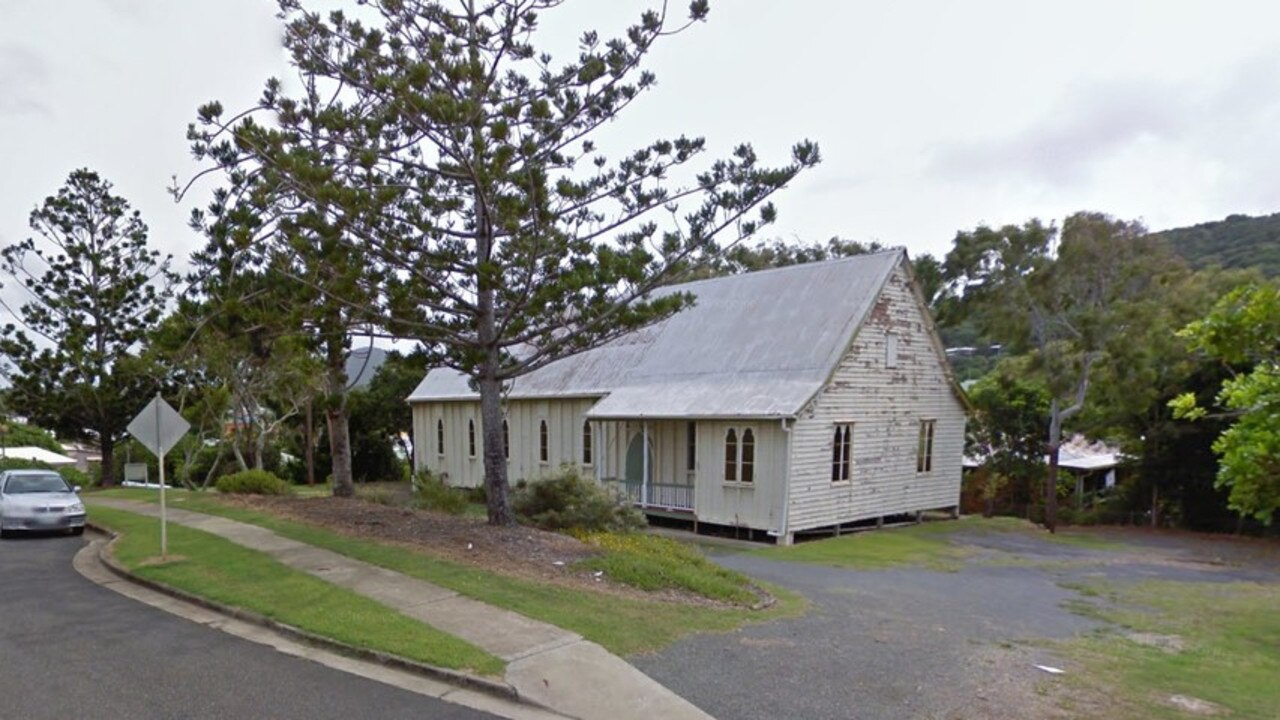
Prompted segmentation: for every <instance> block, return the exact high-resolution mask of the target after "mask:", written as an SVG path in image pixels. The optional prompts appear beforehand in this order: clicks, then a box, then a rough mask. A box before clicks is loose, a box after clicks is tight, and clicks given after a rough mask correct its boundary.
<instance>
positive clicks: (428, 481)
mask: <svg viewBox="0 0 1280 720" xmlns="http://www.w3.org/2000/svg"><path fill="white" fill-rule="evenodd" d="M413 504H414V506H415V507H417V508H420V509H423V510H435V511H437V512H444V513H449V514H450V515H461V514H462V511H464V510H466V509H467V491H466V490H463V489H461V488H451V487H449V486H448V485H446V484H445V483H444V481H443V480H441V479H440V478H438V477H436V475H435V473H433V472H431V471H430V470H422V471H419V472H418V474H416V475H414V476H413Z"/></svg>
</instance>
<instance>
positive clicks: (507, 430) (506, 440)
mask: <svg viewBox="0 0 1280 720" xmlns="http://www.w3.org/2000/svg"><path fill="white" fill-rule="evenodd" d="M502 457H504V458H506V459H507V460H510V459H511V426H510V425H509V424H508V423H507V419H506V418H503V419H502Z"/></svg>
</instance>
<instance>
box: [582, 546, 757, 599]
mask: <svg viewBox="0 0 1280 720" xmlns="http://www.w3.org/2000/svg"><path fill="white" fill-rule="evenodd" d="M575 534H576V535H578V537H579V538H580V539H581V540H582V541H583V542H585V543H587V544H589V545H595V546H596V547H599V548H601V549H603V550H604V554H602V555H600V556H599V557H594V558H591V559H590V560H584V561H583V562H582V566H583V567H586V568H587V569H590V570H600V571H603V572H604V574H605V575H608V576H609V578H610V579H611V580H614V581H615V582H620V583H623V584H626V585H630V586H632V587H636V588H640V589H641V590H647V591H650V592H652V591H654V590H667V589H677V590H687V591H689V592H692V593H695V594H697V595H701V596H703V597H706V598H711V599H712V600H720V601H723V602H730V603H734V604H738V605H753V604H755V603H757V602H759V600H760V598H759V596H758V595H757V594H756V592H755V591H754V590H753V589H752V588H751V581H750V580H749V579H748V578H747V577H746V576H745V575H743V574H742V573H739V572H735V571H733V570H729V569H727V568H722V567H720V566H719V565H716V564H715V563H713V562H711V561H710V560H708V559H707V558H706V557H705V556H704V555H703V554H702V553H701V552H699V551H698V550H697V549H696V548H693V547H690V546H689V545H685V544H682V543H678V542H676V541H674V540H669V539H667V538H660V537H654V536H652V535H646V534H644V533H575Z"/></svg>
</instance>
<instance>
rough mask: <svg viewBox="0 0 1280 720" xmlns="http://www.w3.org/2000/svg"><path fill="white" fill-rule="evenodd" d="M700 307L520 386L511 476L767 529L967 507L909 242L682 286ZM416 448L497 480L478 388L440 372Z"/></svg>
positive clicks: (782, 537) (938, 352)
mask: <svg viewBox="0 0 1280 720" xmlns="http://www.w3.org/2000/svg"><path fill="white" fill-rule="evenodd" d="M667 291H668V292H674V291H682V292H688V293H692V294H693V295H695V296H696V297H697V303H696V304H695V305H694V306H692V307H690V308H688V309H686V310H683V311H682V312H680V313H678V314H676V315H674V316H672V317H671V318H668V319H667V320H665V321H663V322H660V323H657V324H655V325H652V326H650V327H647V328H644V329H642V330H638V331H636V332H634V333H631V334H629V335H627V336H626V337H623V338H621V339H619V340H616V341H614V342H612V343H610V344H608V345H605V346H603V347H600V348H597V349H595V350H591V351H589V352H585V353H581V354H579V355H575V356H573V357H569V358H565V359H562V360H559V361H557V362H554V363H552V364H550V365H547V366H545V367H543V368H541V369H539V370H537V371H535V372H533V373H531V374H529V375H527V376H525V377H522V378H519V379H518V380H516V381H515V382H514V383H513V385H512V386H511V388H510V393H509V395H508V398H507V402H506V404H505V412H506V421H505V425H504V432H505V436H506V445H507V448H506V451H507V461H508V463H509V464H508V471H509V478H510V479H511V481H512V482H515V481H517V480H520V479H525V480H530V481H532V480H536V479H538V478H540V477H544V476H548V475H551V474H554V473H556V472H558V471H559V469H560V467H561V465H562V464H565V463H570V464H573V465H575V466H577V467H578V468H579V469H580V470H581V471H582V472H583V473H584V474H586V475H588V476H591V477H594V478H596V479H597V480H598V481H599V482H602V483H615V484H617V485H618V486H620V487H621V488H622V489H624V490H625V491H626V493H627V494H628V496H629V497H630V498H631V499H632V500H633V501H634V502H635V503H636V504H638V505H640V506H641V507H643V508H644V509H645V510H646V511H647V512H650V513H654V514H663V515H674V516H677V517H685V518H687V519H689V520H692V521H694V522H695V523H711V524H715V525H722V526H728V527H736V528H744V529H750V530H752V531H756V533H755V534H757V535H759V534H766V533H767V534H768V535H770V536H774V537H776V538H777V540H778V542H780V543H784V544H787V543H790V542H791V541H792V539H793V538H794V536H795V534H796V533H801V532H805V531H810V530H816V529H821V528H831V527H838V526H840V525H842V524H846V523H852V522H857V521H864V520H872V519H877V518H883V517H886V516H893V515H900V514H904V513H916V512H919V511H923V510H933V509H948V510H954V509H955V508H956V507H957V506H958V505H959V502H960V499H959V498H960V475H961V460H962V457H963V451H964V425H965V405H964V400H963V395H962V394H961V392H960V390H959V388H958V386H957V385H956V384H955V381H954V379H953V378H952V376H951V371H950V367H949V366H948V364H947V360H946V358H945V355H944V354H943V349H942V345H941V343H940V341H939V340H938V336H937V333H936V331H935V329H934V327H933V323H932V319H931V318H930V316H929V312H928V309H927V308H926V307H925V304H924V302H923V300H922V298H921V296H920V293H919V291H918V289H917V288H916V285H915V281H914V280H913V278H912V273H911V264H910V262H909V260H908V258H907V255H906V253H905V252H904V251H902V250H892V251H888V252H881V253H875V254H871V255H862V256H858V257H852V258H847V259H842V260H833V261H828V262H820V263H811V264H804V265H795V266H790V267H785V268H779V269H775V270H765V271H761V272H753V273H747V274H743V275H735V276H730V277H723V278H715V279H711V280H701V281H698V282H692V283H688V284H685V285H680V286H676V287H673V288H670V289H668V290H667ZM409 402H410V403H411V405H412V407H413V423H414V426H413V427H414V444H415V448H414V457H415V463H416V465H417V468H418V469H430V470H432V471H434V472H436V473H438V474H440V475H442V476H443V477H445V478H446V480H447V481H448V482H449V483H450V484H452V485H455V486H461V487H473V486H476V485H480V484H482V483H483V478H484V463H483V459H482V453H483V447H482V442H483V437H482V433H481V431H480V403H479V396H478V395H477V394H476V393H475V392H474V391H472V390H471V389H470V388H469V386H468V383H467V380H466V378H465V377H464V376H463V375H461V374H459V373H457V372H455V371H453V370H445V369H435V370H432V371H431V372H429V373H428V374H427V376H426V377H425V378H424V379H423V381H422V383H421V384H419V385H418V388H417V389H416V390H414V392H413V394H412V395H411V396H410V397H409Z"/></svg>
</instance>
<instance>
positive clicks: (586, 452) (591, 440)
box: [582, 420, 596, 467]
mask: <svg viewBox="0 0 1280 720" xmlns="http://www.w3.org/2000/svg"><path fill="white" fill-rule="evenodd" d="M595 459H596V455H595V433H594V432H592V430H591V421H590V420H583V421H582V464H583V465H585V466H587V467H591V466H593V465H595Z"/></svg>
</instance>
